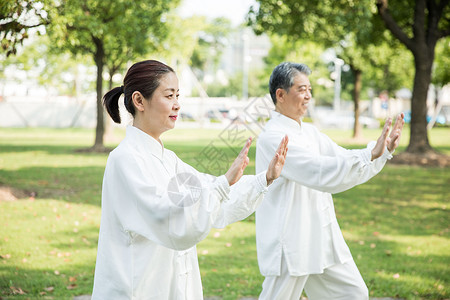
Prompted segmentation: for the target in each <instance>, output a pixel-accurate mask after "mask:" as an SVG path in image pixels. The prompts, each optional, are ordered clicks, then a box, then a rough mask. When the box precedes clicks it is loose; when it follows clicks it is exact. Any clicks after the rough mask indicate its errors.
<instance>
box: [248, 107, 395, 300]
mask: <svg viewBox="0 0 450 300" xmlns="http://www.w3.org/2000/svg"><path fill="white" fill-rule="evenodd" d="M286 134H287V135H288V136H289V145H288V148H289V150H288V153H287V157H286V163H285V165H284V168H283V171H282V172H281V176H280V177H279V178H278V180H276V181H274V183H273V184H272V185H271V186H270V188H269V191H268V193H267V195H266V197H265V200H264V201H263V202H262V203H261V205H260V206H259V207H258V209H257V210H256V243H257V252H258V263H259V267H260V271H261V274H262V275H263V276H265V277H266V279H265V281H264V284H263V292H262V294H261V296H260V299H270V300H274V299H283V300H286V299H290V295H295V291H296V290H297V291H298V290H300V291H301V290H303V288H305V290H306V292H307V293H308V296H309V297H310V299H321V300H322V299H345V300H349V299H355V300H356V299H358V300H360V299H367V297H368V296H367V287H366V286H365V284H364V281H363V280H362V278H361V275H360V274H359V271H358V269H357V268H356V266H355V264H354V262H353V259H352V255H351V253H350V250H349V248H348V247H347V245H346V243H345V241H344V238H343V236H342V233H341V230H340V228H339V225H338V222H337V220H336V215H335V211H334V205H333V200H332V197H331V194H332V193H339V192H342V191H345V190H347V189H349V188H351V187H353V186H355V185H358V184H361V183H364V182H366V181H367V180H369V179H370V178H372V177H373V176H374V175H376V174H377V173H378V172H380V171H381V169H382V168H383V166H384V164H385V163H386V161H387V160H388V159H390V158H391V157H392V155H391V153H389V151H388V150H387V149H386V150H385V152H384V154H383V155H382V156H381V157H379V158H378V159H375V160H374V161H371V150H372V148H373V147H374V145H375V142H371V143H369V145H368V146H367V148H365V149H356V150H347V149H344V148H342V147H340V146H338V145H337V144H336V143H334V142H333V141H332V140H331V139H330V138H328V137H327V136H326V135H324V134H322V133H321V132H319V131H318V130H317V129H316V128H315V127H314V126H312V125H310V124H307V123H304V122H301V125H300V124H299V123H298V122H297V121H295V120H293V119H291V118H288V117H286V116H284V115H282V114H280V113H278V112H272V116H271V119H270V120H269V122H268V123H267V124H266V126H265V128H264V130H263V131H262V133H261V134H260V136H259V137H258V141H257V147H256V173H258V172H261V171H262V170H265V169H267V166H268V165H269V162H270V160H271V156H272V155H271V154H272V153H273V152H274V151H275V150H276V149H277V146H278V145H277V141H279V140H280V139H281V138H282V137H283V136H285V135H286ZM361 204H362V205H363V203H361ZM339 268H346V269H347V271H345V272H346V273H347V274H348V272H350V273H354V275H352V276H350V277H351V278H350V279H348V280H347V279H345V278H340V277H341V276H340V275H339V272H340V271H339ZM349 270H350V271H349ZM312 274H321V275H322V276H321V277H318V278H315V277H314V275H312ZM342 279H345V280H347V283H344V284H343V283H342V282H341V280H342ZM351 281H354V283H352V282H351ZM349 282H350V283H349ZM305 284H306V285H305ZM345 284H350V285H359V286H361V291H360V295H349V294H348V292H346V289H345ZM333 285H335V286H333ZM336 289H337V291H336ZM339 293H341V294H342V298H339V296H336V295H338V294H339ZM327 295H334V296H333V298H329V297H327ZM297 299H298V298H297ZM297 299H296V300H297Z"/></svg>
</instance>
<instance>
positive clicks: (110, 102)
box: [103, 86, 124, 124]
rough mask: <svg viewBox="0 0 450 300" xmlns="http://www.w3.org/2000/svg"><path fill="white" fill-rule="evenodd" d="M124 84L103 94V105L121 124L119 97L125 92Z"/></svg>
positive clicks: (114, 119)
mask: <svg viewBox="0 0 450 300" xmlns="http://www.w3.org/2000/svg"><path fill="white" fill-rule="evenodd" d="M123 92H124V91H123V86H121V87H116V88H113V89H112V90H110V91H109V92H107V93H106V94H105V95H104V96H103V105H104V106H105V108H106V111H107V112H108V114H109V115H110V116H111V119H113V121H114V122H116V123H119V124H120V112H119V98H120V95H122V93H123Z"/></svg>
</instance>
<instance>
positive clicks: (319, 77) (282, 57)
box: [265, 34, 334, 105]
mask: <svg viewBox="0 0 450 300" xmlns="http://www.w3.org/2000/svg"><path fill="white" fill-rule="evenodd" d="M270 39H271V42H272V48H271V49H270V51H269V54H268V55H267V57H266V58H265V63H266V69H265V79H266V80H265V82H266V89H267V92H266V93H268V88H267V85H268V82H269V78H270V74H271V73H272V70H273V69H274V68H275V67H276V66H277V65H278V64H279V63H281V62H283V61H291V62H297V63H304V64H306V65H308V67H309V68H310V69H311V70H312V73H311V76H310V80H311V84H312V85H313V96H314V99H315V100H316V105H329V104H331V103H332V102H333V95H334V92H333V86H334V83H333V81H331V79H330V69H329V65H328V62H326V61H325V58H324V54H325V48H324V47H323V46H321V45H320V44H318V43H316V42H314V41H307V40H304V39H299V40H291V39H290V38H289V37H287V36H279V35H275V34H274V35H271V37H270Z"/></svg>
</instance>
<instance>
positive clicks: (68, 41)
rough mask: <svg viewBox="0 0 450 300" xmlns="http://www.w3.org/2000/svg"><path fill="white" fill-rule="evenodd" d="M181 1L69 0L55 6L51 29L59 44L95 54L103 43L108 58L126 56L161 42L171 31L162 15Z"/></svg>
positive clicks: (53, 38)
mask: <svg viewBox="0 0 450 300" xmlns="http://www.w3.org/2000/svg"><path fill="white" fill-rule="evenodd" d="M177 3H178V1H167V0H159V1H152V2H151V3H149V2H148V1H144V0H141V1H131V2H130V1H111V0H108V1H93V0H90V1H80V0H65V1H61V2H59V5H56V6H55V7H54V8H53V9H52V10H51V15H50V16H51V24H50V26H49V27H48V33H49V35H50V36H51V37H52V40H53V41H54V43H55V45H56V46H57V47H59V48H61V49H67V50H69V51H70V52H72V53H90V54H94V53H96V52H97V47H99V45H100V44H101V45H102V46H103V47H104V51H105V57H106V59H107V60H108V59H111V60H116V59H119V58H120V59H123V57H124V56H126V55H129V54H130V51H131V54H133V53H136V54H142V53H144V52H145V51H149V50H151V49H152V48H151V47H155V45H157V44H159V43H160V42H161V40H162V38H163V37H164V36H165V35H166V31H167V29H166V27H165V23H164V22H162V17H163V15H164V13H166V12H167V11H168V10H169V9H171V8H172V7H174V6H175V5H176V4H177ZM99 43H100V44H99Z"/></svg>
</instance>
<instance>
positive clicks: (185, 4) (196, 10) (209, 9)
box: [178, 0, 256, 26]
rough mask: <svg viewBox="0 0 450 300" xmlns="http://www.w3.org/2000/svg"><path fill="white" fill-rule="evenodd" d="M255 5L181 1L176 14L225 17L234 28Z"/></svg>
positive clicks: (240, 0)
mask: <svg viewBox="0 0 450 300" xmlns="http://www.w3.org/2000/svg"><path fill="white" fill-rule="evenodd" d="M255 3H256V1H255V0H182V2H181V5H180V7H179V8H178V12H179V14H180V15H181V16H182V17H190V16H192V15H203V16H208V17H211V19H213V18H217V17H226V18H228V19H230V20H231V22H232V24H233V25H235V26H236V25H240V24H241V23H242V22H244V20H245V16H246V15H247V13H248V10H249V8H250V6H251V5H253V4H255Z"/></svg>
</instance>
